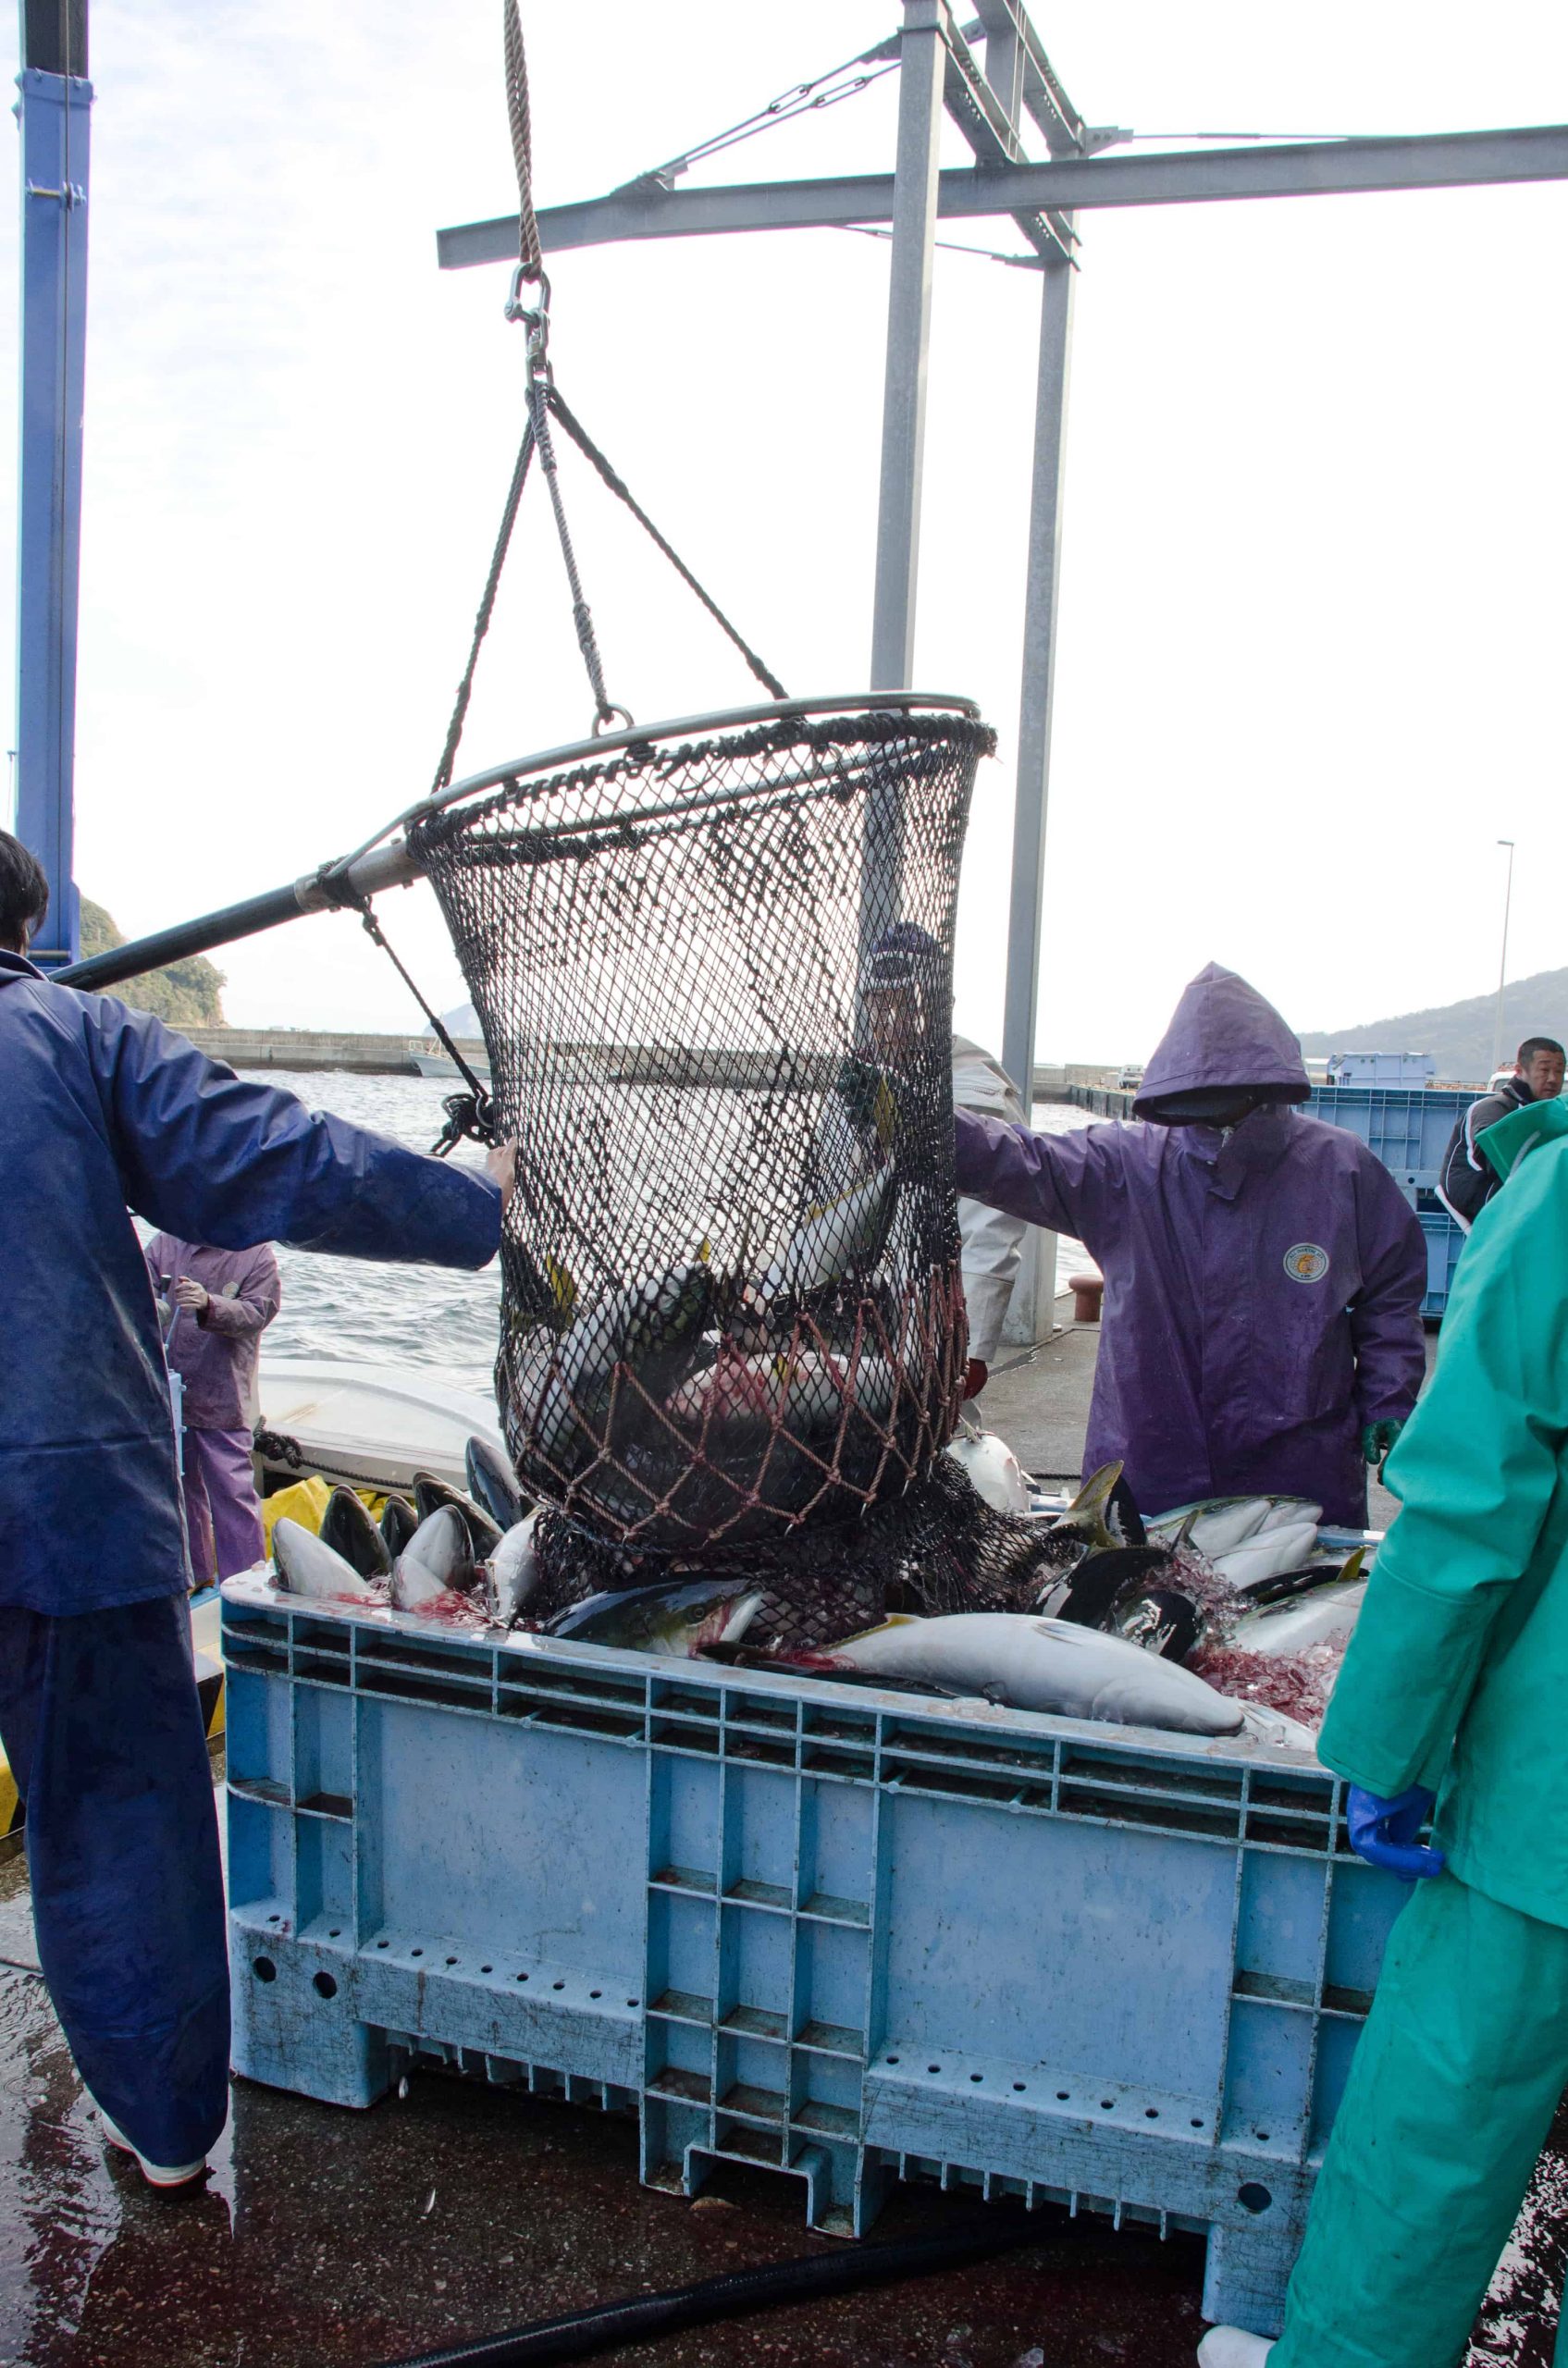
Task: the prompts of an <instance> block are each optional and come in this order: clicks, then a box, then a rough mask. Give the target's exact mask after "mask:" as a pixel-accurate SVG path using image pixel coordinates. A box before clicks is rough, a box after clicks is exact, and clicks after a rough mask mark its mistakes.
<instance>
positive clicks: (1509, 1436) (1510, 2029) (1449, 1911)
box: [1198, 1101, 1568, 2368]
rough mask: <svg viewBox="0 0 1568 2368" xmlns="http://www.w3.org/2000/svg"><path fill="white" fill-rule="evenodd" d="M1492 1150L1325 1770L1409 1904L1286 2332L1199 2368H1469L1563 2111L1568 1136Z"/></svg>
mask: <svg viewBox="0 0 1568 2368" xmlns="http://www.w3.org/2000/svg"><path fill="white" fill-rule="evenodd" d="M1477 1140H1478V1141H1479V1143H1480V1145H1481V1147H1482V1153H1483V1156H1484V1157H1486V1158H1488V1160H1489V1161H1490V1162H1491V1164H1492V1168H1493V1173H1494V1174H1495V1175H1497V1176H1498V1177H1500V1178H1504V1177H1506V1178H1508V1179H1509V1182H1508V1190H1506V1191H1505V1192H1502V1193H1500V1194H1499V1195H1498V1197H1497V1198H1496V1199H1494V1200H1491V1201H1489V1202H1488V1203H1487V1204H1486V1206H1485V1207H1484V1208H1483V1209H1482V1210H1481V1212H1480V1214H1479V1215H1478V1216H1477V1218H1476V1220H1475V1231H1474V1232H1473V1233H1472V1235H1471V1237H1470V1244H1469V1247H1468V1249H1467V1250H1466V1251H1465V1253H1464V1256H1463V1259H1462V1260H1461V1262H1460V1267H1459V1276H1458V1279H1457V1281H1456V1283H1455V1285H1454V1290H1453V1296H1452V1298H1451V1300H1450V1301H1449V1308H1448V1314H1447V1315H1446V1316H1445V1318H1444V1321H1443V1340H1442V1349H1441V1352H1440V1353H1439V1355H1438V1363H1437V1370H1436V1372H1435V1373H1434V1374H1433V1376H1432V1380H1431V1383H1430V1385H1429V1387H1428V1388H1427V1391H1426V1396H1425V1397H1424V1398H1423V1400H1422V1401H1421V1403H1420V1405H1419V1406H1418V1407H1417V1408H1416V1410H1415V1412H1414V1415H1413V1417H1412V1419H1411V1422H1410V1425H1409V1426H1408V1428H1407V1429H1406V1432H1405V1435H1404V1437H1402V1438H1401V1441H1400V1443H1399V1445H1398V1447H1397V1448H1396V1449H1395V1450H1394V1453H1393V1455H1392V1456H1391V1457H1390V1459H1389V1487H1390V1488H1391V1489H1392V1490H1393V1492H1394V1494H1395V1496H1396V1497H1398V1498H1399V1499H1400V1501H1401V1512H1400V1516H1399V1519H1398V1520H1397V1521H1396V1522H1395V1523H1394V1524H1393V1527H1392V1528H1391V1529H1390V1530H1389V1536H1388V1540H1387V1543H1386V1544H1385V1545H1384V1547H1383V1548H1382V1550H1381V1552H1380V1553H1379V1555H1378V1557H1377V1564H1376V1567H1375V1568H1374V1570H1373V1573H1372V1576H1371V1579H1370V1580H1369V1581H1368V1583H1367V1589H1366V1601H1365V1604H1364V1608H1363V1610H1362V1614H1361V1618H1360V1619H1359V1621H1358V1622H1356V1627H1355V1632H1354V1634H1352V1638H1351V1641H1350V1646H1349V1648H1348V1649H1347V1651H1346V1654H1345V1663H1344V1668H1343V1670H1342V1671H1341V1672H1340V1680H1339V1683H1338V1684H1337V1685H1336V1686H1335V1689H1334V1698H1333V1700H1332V1701H1331V1702H1330V1704H1329V1706H1328V1713H1327V1718H1326V1719H1325V1720H1324V1722H1323V1733H1322V1734H1321V1736H1320V1738H1319V1741H1318V1747H1317V1748H1318V1758H1320V1759H1321V1760H1322V1761H1323V1763H1324V1765H1325V1766H1326V1767H1327V1768H1331V1769H1333V1770H1335V1772H1336V1773H1337V1774H1338V1775H1340V1776H1342V1777H1344V1778H1345V1779H1347V1781H1348V1783H1349V1786H1350V1791H1349V1794H1348V1796H1347V1803H1346V1826H1347V1830H1348V1832H1349V1836H1350V1841H1351V1844H1352V1848H1354V1849H1355V1850H1357V1851H1358V1852H1359V1853H1360V1855H1361V1856H1363V1857H1364V1858H1366V1859H1368V1860H1370V1861H1371V1863H1372V1864H1373V1865H1374V1866H1381V1867H1386V1868H1388V1869H1391V1871H1392V1872H1393V1873H1395V1874H1397V1875H1400V1876H1401V1877H1403V1878H1404V1879H1405V1880H1406V1881H1409V1882H1410V1883H1412V1884H1413V1886H1414V1889H1413V1893H1412V1896H1411V1898H1410V1901H1409V1904H1408V1905H1407V1906H1406V1907H1405V1909H1404V1912H1403V1913H1402V1915H1401V1917H1400V1918H1399V1920H1398V1922H1397V1923H1396V1924H1395V1926H1394V1928H1393V1930H1392V1932H1391V1933H1390V1934H1389V1944H1388V1948H1387V1950H1386V1951H1385V1953H1384V1957H1383V1966H1382V1971H1381V1973H1380V1975H1379V1977H1378V1981H1377V1994H1376V1995H1375V1997H1374V1999H1373V2002H1372V2011H1371V2013H1370V2015H1369V2016H1368V2017H1367V2021H1366V2027H1365V2029H1364V2031H1363V2032H1362V2034H1361V2037H1360V2039H1359V2041H1357V2043H1356V2051H1355V2054H1354V2056H1353V2058H1352V2063H1351V2070H1350V2078H1349V2080H1348V2082H1347V2084H1346V2088H1345V2093H1344V2098H1343V2101H1342V2102H1341V2103H1340V2110H1339V2114H1338V2116H1337V2118H1336V2120H1335V2123H1334V2128H1333V2131H1332V2134H1331V2136H1330V2139H1329V2142H1328V2150H1327V2155H1326V2157H1325V2160H1324V2165H1323V2169H1322V2171H1321V2173H1320V2174H1319V2177H1318V2182H1317V2190H1316V2193H1315V2196H1314V2198H1313V2203H1312V2211H1311V2214H1310V2217H1309V2219H1308V2222H1307V2230H1306V2237H1305V2240H1304V2242H1303V2246H1302V2251H1301V2257H1300V2259H1299V2260H1298V2262H1297V2263H1296V2267H1295V2273H1294V2275H1293V2276H1292V2277H1291V2280H1290V2293H1289V2296H1288V2298H1287V2301H1286V2309H1285V2329H1284V2333H1283V2335H1282V2336H1281V2337H1280V2338H1279V2340H1278V2343H1275V2344H1270V2343H1268V2342H1266V2340H1265V2339H1264V2338H1263V2337H1261V2336H1259V2335H1256V2334H1253V2333H1250V2332H1248V2331H1247V2330H1246V2329H1244V2328H1241V2327H1215V2328H1212V2329H1211V2330H1210V2332H1209V2334H1208V2335H1207V2336H1205V2337H1204V2343H1203V2346H1202V2349H1200V2351H1199V2354H1198V2357H1199V2360H1200V2362H1202V2363H1203V2368H1264V2363H1265V2362H1266V2363H1267V2368H1458V2363H1459V2362H1460V2361H1461V2360H1463V2357H1464V2354H1465V2349H1466V2347H1467V2345H1468V2342H1469V2338H1470V2330H1471V2325H1472V2323H1473V2321H1474V2319H1475V2312H1476V2311H1477V2309H1478V2308H1479V2306H1480V2303H1481V2300H1482V2298H1483V2296H1484V2295H1485V2293H1486V2291H1487V2287H1488V2282H1489V2280H1490V2278H1491V2275H1492V2273H1493V2271H1494V2270H1495V2269H1496V2267H1497V2263H1498V2259H1499V2256H1500V2253H1501V2251H1502V2249H1503V2247H1504V2245H1505V2244H1506V2243H1507V2241H1508V2238H1509V2234H1510V2232H1511V2230H1512V2227H1513V2224H1514V2218H1515V2215H1516V2214H1517V2213H1518V2210H1519V2206H1520V2203H1521V2202H1522V2201H1523V2200H1524V2195H1525V2188H1526V2187H1527V2185H1528V2183H1529V2179H1530V2174H1531V2173H1532V2171H1533V2170H1534V2169H1535V2166H1536V2159H1537V2155H1538V2154H1539V2152H1540V2150H1541V2146H1542V2144H1543V2142H1544V2140H1545V2139H1546V2135H1547V2132H1548V2130H1549V2128H1550V2127H1551V2120H1552V2116H1553V2115H1554V2114H1555V2112H1556V2110H1557V2106H1558V2102H1559V2100H1560V2098H1561V2097H1562V2092H1563V2090H1564V2087H1568V1819H1564V1817H1563V1798H1564V1794H1565V1792H1568V1729H1565V1726H1564V1721H1563V1703H1564V1700H1565V1698H1568V1113H1563V1112H1562V1105H1561V1104H1558V1103H1556V1102H1555V1101H1553V1102H1551V1103H1549V1104H1547V1106H1546V1109H1545V1110H1544V1111H1536V1110H1532V1109H1531V1107H1530V1106H1529V1105H1528V1104H1525V1106H1523V1107H1516V1108H1515V1109H1514V1111H1513V1112H1512V1115H1511V1116H1506V1117H1504V1118H1502V1119H1501V1120H1500V1121H1499V1122H1497V1123H1495V1124H1494V1125H1493V1126H1492V1127H1491V1128H1490V1129H1488V1130H1487V1131H1486V1132H1484V1133H1483V1134H1482V1135H1481V1136H1480V1137H1479V1138H1478V1139H1477ZM1429 1814H1431V1815H1432V1840H1431V1843H1430V1844H1426V1843H1425V1842H1423V1841H1422V1840H1421V1839H1420V1829H1421V1827H1422V1826H1423V1824H1424V1823H1425V1822H1426V1818H1427V1816H1428V1815H1429ZM1335 1880H1336V1881H1338V1880H1339V1878H1338V1877H1337V1876H1336V1878H1335ZM1556 2356H1557V2360H1558V2362H1559V2363H1560V2368H1568V2330H1564V2332H1563V2333H1562V2334H1561V2335H1560V2336H1559V2339H1558V2345H1557V2354H1556Z"/></svg>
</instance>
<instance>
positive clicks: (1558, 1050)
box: [1513, 1036, 1568, 1068]
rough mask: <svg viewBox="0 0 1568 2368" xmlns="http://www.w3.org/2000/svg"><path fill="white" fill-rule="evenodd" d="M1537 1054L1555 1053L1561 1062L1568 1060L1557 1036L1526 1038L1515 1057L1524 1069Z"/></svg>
mask: <svg viewBox="0 0 1568 2368" xmlns="http://www.w3.org/2000/svg"><path fill="white" fill-rule="evenodd" d="M1536 1053H1555V1054H1556V1055H1557V1057H1558V1059H1559V1060H1560V1061H1563V1060H1568V1053H1564V1051H1563V1049H1562V1045H1561V1044H1560V1043H1559V1042H1558V1041H1557V1039H1556V1037H1555V1036H1526V1037H1525V1042H1523V1043H1522V1044H1521V1045H1520V1047H1519V1050H1518V1051H1517V1052H1516V1053H1515V1054H1514V1055H1513V1057H1514V1059H1515V1060H1516V1061H1517V1062H1518V1064H1519V1066H1520V1067H1521V1068H1523V1067H1524V1066H1525V1062H1526V1061H1527V1060H1529V1059H1530V1058H1531V1056H1532V1055H1534V1054H1536Z"/></svg>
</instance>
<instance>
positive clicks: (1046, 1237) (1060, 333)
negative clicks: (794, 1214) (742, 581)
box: [1002, 264, 1078, 1342]
mask: <svg viewBox="0 0 1568 2368" xmlns="http://www.w3.org/2000/svg"><path fill="white" fill-rule="evenodd" d="M1077 276H1078V275H1077V273H1076V272H1074V271H1073V270H1071V269H1070V268H1069V267H1068V265H1065V264H1057V265H1051V266H1049V267H1048V268H1047V269H1046V270H1045V271H1044V273H1043V275H1042V278H1043V286H1042V288H1041V291H1040V296H1041V313H1040V364H1039V372H1038V376H1037V378H1036V381H1035V398H1034V465H1033V473H1032V479H1031V487H1030V505H1029V559H1028V566H1027V572H1026V575H1025V585H1024V611H1023V672H1022V684H1021V687H1020V690H1019V766H1018V788H1017V792H1016V795H1015V797H1014V801H1013V867H1012V888H1011V893H1010V899H1009V906H1008V913H1007V977H1006V989H1005V992H1004V997H1003V1014H1002V1066H1003V1067H1004V1068H1005V1069H1006V1072H1007V1075H1008V1076H1009V1077H1010V1078H1012V1079H1013V1080H1014V1081H1015V1083H1016V1084H1017V1085H1018V1088H1019V1092H1020V1093H1021V1094H1022V1096H1023V1102H1024V1108H1025V1109H1026V1110H1028V1108H1029V1106H1030V1101H1031V1093H1032V1090H1033V1080H1034V1025H1035V1014H1036V1010H1037V1008H1038V1005H1039V1000H1040V937H1041V930H1042V926H1043V907H1044V894H1045V820H1046V808H1047V803H1048V797H1049V790H1050V780H1051V713H1052V707H1053V703H1054V700H1055V697H1056V591H1057V585H1058V582H1059V580H1060V573H1061V553H1062V492H1063V487H1064V483H1065V480H1066V452H1067V407H1068V367H1069V364H1070V359H1071V351H1072V300H1073V286H1074V282H1075V280H1076V278H1077ZM1055 1301H1056V1236H1055V1235H1054V1234H1043V1233H1040V1232H1039V1231H1038V1230H1034V1231H1031V1234H1030V1236H1029V1238H1028V1241H1027V1244H1026V1250H1025V1256H1024V1263H1023V1265H1022V1267H1021V1269H1020V1271H1019V1279H1018V1282H1017V1283H1016V1285H1015V1286H1014V1289H1013V1297H1012V1302H1011V1304H1010V1306H1009V1308H1008V1311H1007V1325H1006V1334H1007V1338H1009V1339H1012V1340H1024V1341H1030V1342H1032V1341H1035V1340H1043V1339H1046V1338H1049V1336H1050V1331H1051V1324H1052V1314H1053V1309H1054V1306H1055Z"/></svg>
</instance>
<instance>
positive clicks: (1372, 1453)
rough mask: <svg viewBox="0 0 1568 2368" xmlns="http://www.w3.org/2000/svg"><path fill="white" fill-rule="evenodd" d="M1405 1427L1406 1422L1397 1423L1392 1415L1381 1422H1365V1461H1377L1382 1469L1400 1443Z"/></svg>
mask: <svg viewBox="0 0 1568 2368" xmlns="http://www.w3.org/2000/svg"><path fill="white" fill-rule="evenodd" d="M1403 1428H1404V1425H1403V1424H1402V1423H1396V1422H1395V1421H1394V1420H1393V1418H1392V1417H1391V1416H1388V1417H1386V1418H1385V1419H1384V1420H1383V1421H1382V1422H1381V1423H1367V1424H1365V1425H1364V1426H1363V1429H1362V1434H1361V1452H1362V1460H1363V1462H1366V1463H1375V1464H1377V1467H1378V1469H1379V1470H1381V1469H1382V1466H1383V1463H1384V1462H1385V1461H1386V1459H1387V1458H1388V1456H1389V1454H1391V1452H1392V1451H1393V1449H1394V1448H1395V1447H1396V1446H1397V1445H1398V1443H1399V1436H1400V1433H1401V1431H1402V1430H1403Z"/></svg>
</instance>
